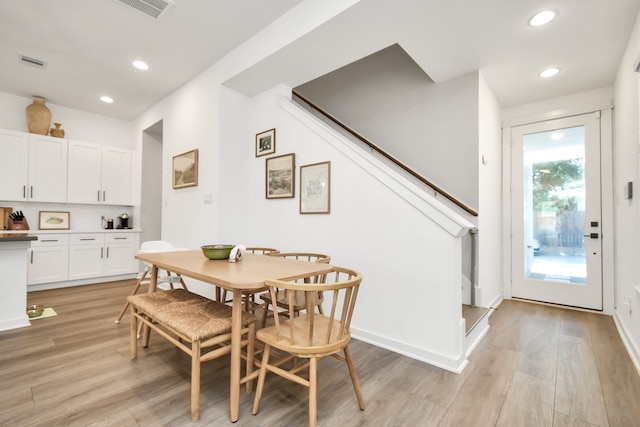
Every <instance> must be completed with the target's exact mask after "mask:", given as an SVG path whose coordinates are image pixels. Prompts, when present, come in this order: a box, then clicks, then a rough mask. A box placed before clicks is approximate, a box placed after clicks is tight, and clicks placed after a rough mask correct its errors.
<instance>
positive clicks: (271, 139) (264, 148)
mask: <svg viewBox="0 0 640 427" xmlns="http://www.w3.org/2000/svg"><path fill="white" fill-rule="evenodd" d="M275 152H276V130H275V129H269V130H265V131H264V132H261V133H258V134H256V157H260V156H264V155H267V154H274V153H275Z"/></svg>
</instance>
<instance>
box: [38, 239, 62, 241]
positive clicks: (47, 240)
mask: <svg viewBox="0 0 640 427" xmlns="http://www.w3.org/2000/svg"><path fill="white" fill-rule="evenodd" d="M40 241H41V242H57V241H58V239H42V240H40Z"/></svg>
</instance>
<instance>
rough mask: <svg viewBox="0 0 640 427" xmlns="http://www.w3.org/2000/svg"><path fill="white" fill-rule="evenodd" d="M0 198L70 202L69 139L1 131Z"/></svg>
mask: <svg viewBox="0 0 640 427" xmlns="http://www.w3.org/2000/svg"><path fill="white" fill-rule="evenodd" d="M0 153H2V156H1V157H0V199H1V200H8V201H9V200H11V201H34V202H66V201H67V140H66V139H61V138H53V137H48V136H44V135H34V134H28V133H24V132H14V131H6V130H0Z"/></svg>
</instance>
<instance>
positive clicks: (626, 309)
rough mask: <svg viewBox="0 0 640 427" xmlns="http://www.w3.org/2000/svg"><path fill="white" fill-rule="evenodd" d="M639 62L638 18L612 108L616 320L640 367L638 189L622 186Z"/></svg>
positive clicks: (636, 123) (632, 157) (634, 126)
mask: <svg viewBox="0 0 640 427" xmlns="http://www.w3.org/2000/svg"><path fill="white" fill-rule="evenodd" d="M638 62H640V15H638V19H637V20H636V24H635V27H634V30H633V33H632V34H631V38H630V40H629V44H628V46H627V49H626V51H625V55H624V57H623V59H622V62H621V63H620V68H619V69H618V74H617V78H616V83H615V100H616V108H615V110H614V178H613V179H614V184H613V185H614V187H613V188H614V195H615V199H614V209H615V210H614V212H615V223H616V235H615V237H616V238H615V254H616V257H615V273H616V277H615V319H616V323H617V325H618V329H619V330H620V332H621V335H622V337H623V339H624V340H625V344H626V345H627V348H628V349H629V351H630V353H631V354H632V356H633V358H634V362H635V364H636V367H637V368H639V369H640V317H639V316H640V280H639V277H640V276H639V271H638V256H639V255H640V253H639V248H638V245H639V239H640V236H639V234H638V222H639V220H640V217H639V209H638V191H635V194H634V197H633V198H632V199H631V200H625V199H624V191H623V189H624V186H625V184H626V183H627V182H629V181H631V182H633V184H634V187H635V188H634V190H637V189H638V188H639V185H640V180H639V179H638V178H639V176H638V161H639V157H638V153H639V152H640V135H639V127H640V120H639V118H640V110H639V108H638V101H639V96H640V95H639V93H640V91H639V90H638V88H639V84H638V79H639V77H638V73H637V72H636V71H635V70H636V67H637V65H638Z"/></svg>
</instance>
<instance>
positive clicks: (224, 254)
mask: <svg viewBox="0 0 640 427" xmlns="http://www.w3.org/2000/svg"><path fill="white" fill-rule="evenodd" d="M234 246H235V245H204V246H202V253H203V254H204V256H206V257H207V258H209V259H228V258H229V254H230V253H231V249H233V248H234Z"/></svg>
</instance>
